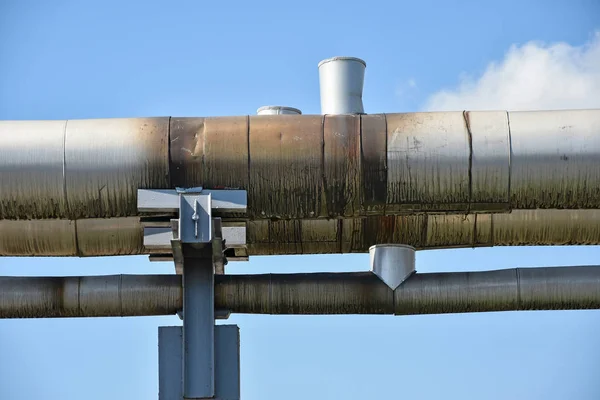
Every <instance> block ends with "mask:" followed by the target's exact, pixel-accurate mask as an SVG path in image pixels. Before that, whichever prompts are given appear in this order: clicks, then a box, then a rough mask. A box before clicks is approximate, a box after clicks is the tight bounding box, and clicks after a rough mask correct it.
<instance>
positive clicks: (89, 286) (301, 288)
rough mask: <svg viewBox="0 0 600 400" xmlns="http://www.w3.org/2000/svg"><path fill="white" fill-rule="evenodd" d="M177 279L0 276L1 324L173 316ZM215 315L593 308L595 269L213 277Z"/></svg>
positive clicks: (596, 302) (598, 276)
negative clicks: (395, 276)
mask: <svg viewBox="0 0 600 400" xmlns="http://www.w3.org/2000/svg"><path fill="white" fill-rule="evenodd" d="M182 294H183V290H182V286H181V276H179V275H137V276H136V275H112V276H91V277H45V278H38V277H36V278H31V277H27V278H24V277H0V318H55V317H101V316H104V317H108V316H121V317H122V316H142V315H173V314H175V313H176V312H177V311H179V310H181V308H182V305H183V296H182ZM215 308H216V309H217V310H224V311H229V312H232V313H247V314H394V315H413V314H442V313H469V312H487V311H517V310H584V309H600V267H597V266H582V267H541V268H516V269H505V270H494V271H484V272H452V273H426V274H419V273H417V274H413V275H411V276H410V277H409V278H408V279H407V280H406V281H404V282H403V283H402V284H401V285H400V286H398V287H397V288H396V289H395V290H392V289H390V287H389V286H388V285H386V284H385V283H384V282H383V281H381V279H380V278H379V277H377V276H376V275H375V274H373V273H371V272H364V273H362V272H361V273H313V274H266V275H215Z"/></svg>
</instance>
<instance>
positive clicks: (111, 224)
mask: <svg viewBox="0 0 600 400" xmlns="http://www.w3.org/2000/svg"><path fill="white" fill-rule="evenodd" d="M247 243H248V247H247V252H248V255H277V254H327V253H365V252H367V251H368V250H369V247H370V246H372V245H375V244H380V243H399V244H409V245H411V246H414V247H416V248H417V249H420V250H423V249H440V248H460V247H491V246H533V245H535V246H545V245H598V244H600V210H517V211H513V212H512V213H507V214H469V215H452V214H449V215H444V214H419V215H396V216H371V217H360V218H344V219H305V220H279V221H271V220H254V221H249V222H248V223H247ZM153 251H154V250H152V249H147V248H145V247H144V246H143V237H142V225H141V223H140V221H139V219H138V218H137V217H127V218H107V219H100V218H94V219H81V220H77V221H68V220H31V221H11V220H0V256H79V257H93V256H111V255H136V254H151V253H152V252H153Z"/></svg>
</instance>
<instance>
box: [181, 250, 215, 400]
mask: <svg viewBox="0 0 600 400" xmlns="http://www.w3.org/2000/svg"><path fill="white" fill-rule="evenodd" d="M214 286H215V285H214V268H213V262H212V258H186V259H185V262H184V263H183V397H184V398H185V399H209V398H213V397H214V396H215V355H214V343H215V340H214V332H215V306H214V298H215V295H214Z"/></svg>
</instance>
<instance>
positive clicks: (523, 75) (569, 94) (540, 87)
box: [425, 32, 600, 111]
mask: <svg viewBox="0 0 600 400" xmlns="http://www.w3.org/2000/svg"><path fill="white" fill-rule="evenodd" d="M566 108H600V32H598V33H596V34H595V35H594V36H593V38H592V39H591V40H590V41H589V42H588V43H586V44H585V45H583V46H572V45H569V44H567V43H562V42H561V43H552V44H544V43H539V42H529V43H527V44H525V45H523V46H512V47H511V48H510V49H509V51H508V52H507V53H506V54H505V56H504V59H503V60H502V61H501V62H492V63H490V64H489V65H488V66H487V68H486V70H485V72H484V73H483V74H482V75H481V76H479V77H472V76H463V77H461V82H460V84H459V85H458V86H457V87H456V88H453V89H448V90H441V91H439V92H437V93H434V94H433V95H432V96H430V97H429V99H428V100H427V102H426V104H425V110H428V111H448V110H464V109H466V110H494V109H496V110H497V109H503V110H504V109H506V110H540V109H545V110H552V109H566Z"/></svg>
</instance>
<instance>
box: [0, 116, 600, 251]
mask: <svg viewBox="0 0 600 400" xmlns="http://www.w3.org/2000/svg"><path fill="white" fill-rule="evenodd" d="M598 160H600V110H565V111H534V112H504V111H493V112H435V113H405V114H373V115H326V116H322V115H259V116H240V117H213V118H168V117H165V118H132V119H101V120H68V121H1V122H0V178H1V179H0V255H2V256H51V255H72V256H102V255H124V254H148V253H150V252H151V251H150V250H148V249H145V248H144V246H143V235H142V229H141V223H140V220H139V217H140V216H139V213H138V211H137V190H138V189H143V188H149V189H165V188H175V187H196V186H203V187H205V188H212V189H218V188H240V189H245V190H247V191H248V214H247V215H245V216H240V218H241V219H242V220H244V221H247V225H248V226H247V235H248V238H247V241H248V254H249V255H253V254H313V253H345V252H365V251H367V249H368V247H369V246H371V245H373V244H377V243H382V242H390V243H406V244H410V245H412V246H415V247H416V248H419V249H426V248H445V247H472V246H494V245H546V244H547V245H557V244H559V245H560V244H600V235H599V234H598V228H596V227H597V226H598V224H597V219H598V218H599V215H598V209H600V191H599V190H598V188H599V187H600V162H598ZM382 239H385V240H382Z"/></svg>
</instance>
